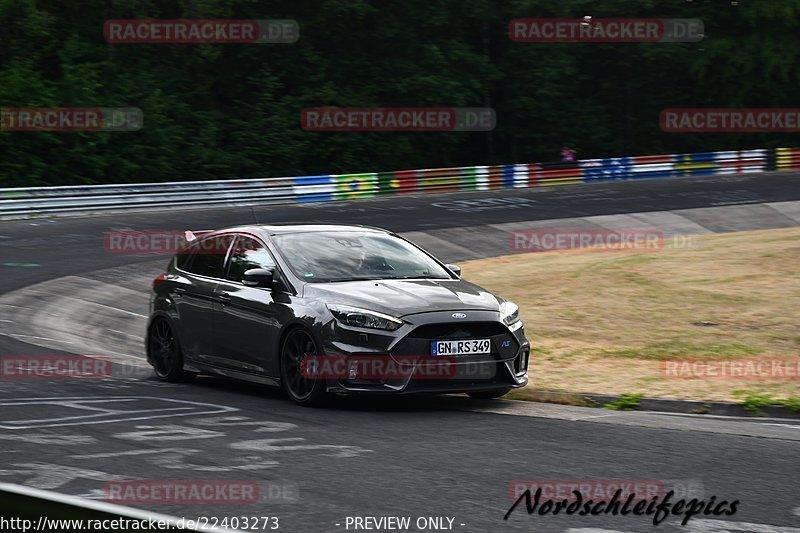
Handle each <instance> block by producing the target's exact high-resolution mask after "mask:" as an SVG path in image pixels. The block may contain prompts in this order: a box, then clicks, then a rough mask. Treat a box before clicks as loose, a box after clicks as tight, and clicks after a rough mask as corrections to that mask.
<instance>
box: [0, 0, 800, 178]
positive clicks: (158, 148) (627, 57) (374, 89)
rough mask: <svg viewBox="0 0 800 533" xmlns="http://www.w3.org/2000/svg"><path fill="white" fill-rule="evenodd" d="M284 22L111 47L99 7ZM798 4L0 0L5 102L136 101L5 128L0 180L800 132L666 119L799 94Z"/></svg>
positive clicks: (325, 167) (296, 166)
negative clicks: (464, 116) (290, 29)
mask: <svg viewBox="0 0 800 533" xmlns="http://www.w3.org/2000/svg"><path fill="white" fill-rule="evenodd" d="M586 15H591V16H593V17H597V18H600V17H614V18H632V17H636V18H683V17H689V18H699V19H701V20H702V21H703V23H704V26H705V38H704V39H703V40H702V41H700V42H694V43H524V42H513V41H512V40H511V39H510V38H509V34H508V27H509V26H508V25H509V21H510V20H512V19H515V18H525V17H569V18H581V17H584V16H586ZM142 18H151V19H178V18H187V19H190V18H202V19H291V20H294V21H297V24H298V25H299V32H300V37H299V39H298V40H297V41H296V42H294V43H291V44H285V43H284V44H125V43H123V44H120V43H109V42H107V40H106V39H105V38H104V33H103V28H104V23H105V22H106V21H107V20H109V19H142ZM799 54H800V0H739V1H730V0H602V1H596V0H508V1H500V0H292V1H278V0H276V1H256V0H177V1H176V0H169V1H167V0H86V1H81V0H75V1H69V2H66V1H57V0H49V1H45V0H0V107H4V108H8V107H137V108H139V109H141V110H142V112H143V115H144V127H143V128H142V129H141V130H139V131H131V132H69V133H67V132H14V131H2V132H0V187H20V186H34V185H66V184H79V183H109V182H143V181H166V180H189V179H211V178H216V179H224V178H234V177H266V176H287V175H298V174H313V173H336V172H359V171H379V170H399V169H411V168H430V167H441V166H454V165H471V164H502V163H522V162H535V161H549V160H555V159H558V158H559V150H560V148H561V147H562V146H564V145H569V146H571V147H573V148H574V149H576V150H577V155H578V157H581V158H588V157H606V156H614V155H636V154H651V153H653V154H655V153H671V152H691V151H705V150H720V149H743V148H756V147H775V146H796V145H798V144H799V143H800V140H798V139H797V135H796V134H795V135H792V134H786V133H784V134H779V133H772V134H766V133H762V134H733V133H729V134H722V133H713V134H699V133H695V134H680V133H666V132H663V131H662V130H661V128H660V126H659V113H660V111H661V110H662V109H664V108H673V107H761V108H766V107H800V106H798V105H797V96H798V87H800V84H799V83H798V81H800V74H798V66H799V65H800V62H798V55H799ZM320 106H343V107H362V108H363V107H381V106H383V107H444V106H463V107H491V108H493V109H494V110H495V112H496V118H497V126H496V128H495V129H494V130H493V131H491V132H449V133H441V132H425V133H421V132H411V133H386V132H382V133H381V132H335V133H329V132H325V133H321V132H310V131H304V130H303V129H302V128H301V125H300V116H301V112H302V110H303V109H304V108H308V107H320Z"/></svg>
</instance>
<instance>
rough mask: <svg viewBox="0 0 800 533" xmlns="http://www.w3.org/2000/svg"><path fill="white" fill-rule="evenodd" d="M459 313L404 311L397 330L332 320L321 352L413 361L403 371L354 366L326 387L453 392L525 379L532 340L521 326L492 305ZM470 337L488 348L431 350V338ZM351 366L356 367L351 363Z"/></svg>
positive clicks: (510, 384) (373, 391)
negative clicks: (456, 352)
mask: <svg viewBox="0 0 800 533" xmlns="http://www.w3.org/2000/svg"><path fill="white" fill-rule="evenodd" d="M463 314H466V315H467V317H466V318H465V319H456V318H454V317H453V316H452V315H453V312H452V311H446V312H433V313H420V314H416V315H409V316H405V317H403V320H404V321H405V322H406V323H405V324H404V325H403V326H402V327H401V328H400V329H398V330H397V331H379V330H370V329H364V328H351V327H346V326H342V325H341V324H339V323H338V322H336V321H332V322H331V323H330V324H328V325H327V327H326V329H325V333H324V338H323V350H324V353H325V355H334V356H341V357H344V358H346V359H348V360H349V359H352V360H353V361H359V360H360V359H361V358H363V357H369V358H371V359H373V360H374V359H375V358H383V357H385V358H386V360H387V363H391V362H401V361H405V362H407V361H409V360H412V361H414V362H415V364H416V366H414V368H413V370H411V371H409V372H408V373H407V374H406V375H402V376H398V375H397V374H392V375H386V376H380V375H374V374H370V375H367V376H362V375H359V373H358V371H357V370H356V371H354V372H351V373H348V375H346V376H342V377H337V378H334V379H332V378H328V379H326V382H327V390H328V391H329V392H335V393H348V394H349V393H367V394H414V393H457V392H477V391H488V390H497V389H504V388H519V387H524V386H525V385H527V383H528V358H529V355H530V342H529V341H528V339H527V338H526V337H525V331H524V328H523V327H519V328H518V329H516V330H514V331H512V330H511V329H510V328H509V327H508V326H506V325H505V324H504V323H503V322H502V321H500V315H499V313H497V312H493V311H465V312H464V313H463ZM468 338H469V339H487V338H488V339H490V341H491V353H488V354H480V355H462V356H450V357H446V358H443V357H437V356H432V355H431V343H432V342H433V341H436V340H465V339H468ZM353 366H354V367H356V368H358V365H357V364H355V363H354V364H353ZM387 366H392V365H391V364H387ZM439 369H441V371H437V370H439ZM351 370H352V369H351Z"/></svg>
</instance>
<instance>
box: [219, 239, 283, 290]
mask: <svg viewBox="0 0 800 533" xmlns="http://www.w3.org/2000/svg"><path fill="white" fill-rule="evenodd" d="M252 268H266V269H274V268H275V261H274V260H273V259H272V256H271V255H270V253H269V250H267V249H266V248H264V245H263V244H261V243H260V242H258V241H257V240H255V239H253V238H252V237H248V236H246V235H241V236H239V238H238V239H237V240H236V245H235V246H234V247H233V253H231V266H230V268H229V269H228V279H229V280H231V281H242V279H243V278H244V273H245V272H247V271H248V270H250V269H252Z"/></svg>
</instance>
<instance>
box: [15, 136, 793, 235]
mask: <svg viewBox="0 0 800 533" xmlns="http://www.w3.org/2000/svg"><path fill="white" fill-rule="evenodd" d="M769 170H800V148H775V149H758V150H744V151H724V152H702V153H691V154H669V155H655V156H634V157H616V158H608V159H585V160H578V161H571V162H563V161H559V162H551V163H533V164H517V165H493V166H491V165H484V166H480V165H479V166H472V167H453V168H438V169H421V170H401V171H396V172H366V173H360V174H330V175H317V176H295V177H283V178H260V179H234V180H214V181H185V182H166V183H139V184H113V185H79V186H64V187H31V188H7V189H0V218H3V219H8V218H27V217H35V216H41V215H59V214H68V213H74V212H77V213H85V212H103V211H115V210H130V209H140V210H144V209H153V208H168V207H181V206H184V207H201V206H224V205H263V204H279V203H294V202H325V201H333V200H350V199H356V198H369V197H373V196H377V195H384V194H389V195H392V194H408V193H420V192H444V191H471V190H491V189H503V188H523V187H542V186H549V185H568V184H576V183H593V182H599V181H614V180H629V179H645V178H669V177H677V176H701V175H713V174H736V173H747V172H764V171H769Z"/></svg>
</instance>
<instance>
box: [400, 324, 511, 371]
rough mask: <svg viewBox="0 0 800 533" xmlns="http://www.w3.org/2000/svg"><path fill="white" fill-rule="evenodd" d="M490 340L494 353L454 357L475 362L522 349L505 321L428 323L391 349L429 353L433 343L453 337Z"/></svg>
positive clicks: (504, 357) (407, 353) (415, 354)
mask: <svg viewBox="0 0 800 533" xmlns="http://www.w3.org/2000/svg"><path fill="white" fill-rule="evenodd" d="M470 338H471V339H489V340H491V343H492V348H491V353H489V354H483V355H469V356H455V357H457V358H462V357H463V358H468V359H470V360H472V361H480V360H484V361H492V360H495V361H496V360H497V359H503V360H510V359H512V358H514V357H515V356H516V354H517V351H518V350H519V347H520V346H519V342H518V341H517V339H516V338H515V337H514V335H513V334H512V333H510V332H509V331H508V328H506V327H505V326H504V325H503V324H501V323H499V322H465V323H461V324H454V323H452V322H446V323H439V324H425V325H423V326H419V327H417V328H415V329H414V330H412V331H411V332H410V333H409V334H408V335H406V336H405V337H404V338H403V339H402V340H401V341H400V342H398V343H397V344H396V345H395V346H394V348H393V349H392V350H391V353H392V354H393V355H413V356H418V357H419V356H430V355H431V343H432V342H433V341H437V340H450V339H470Z"/></svg>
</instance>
